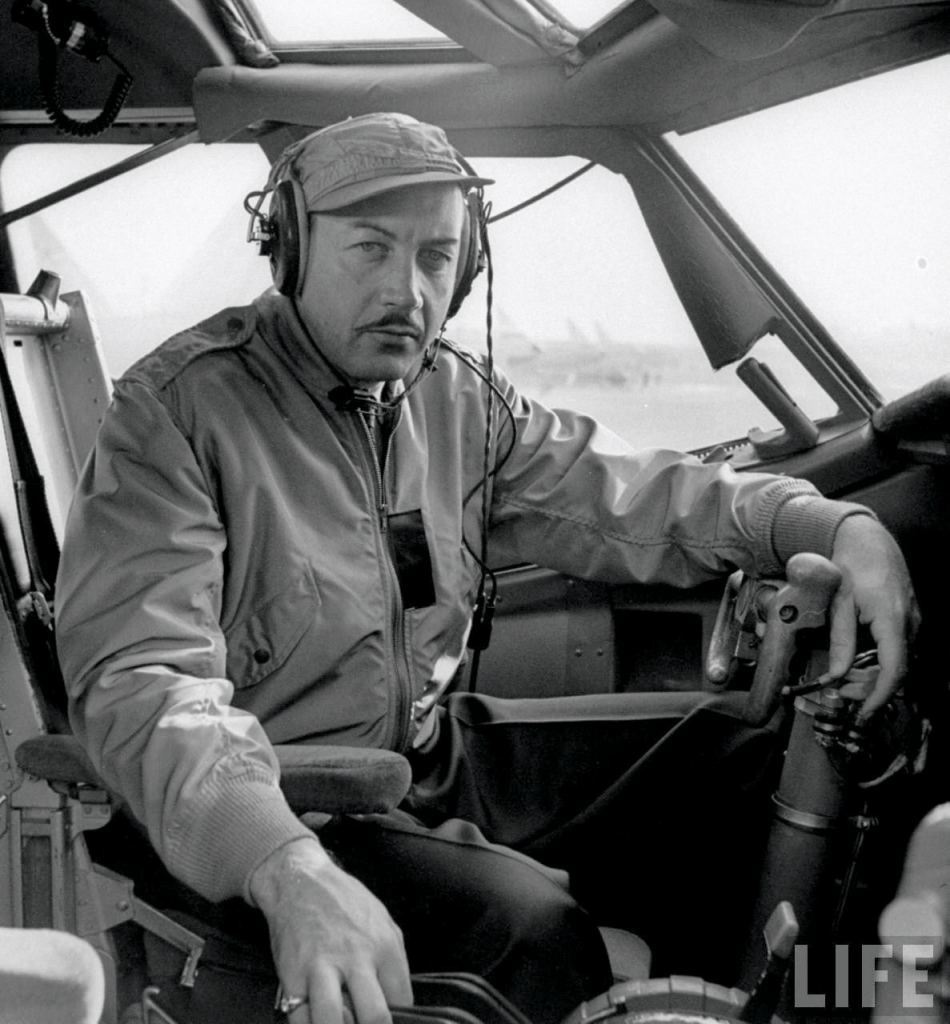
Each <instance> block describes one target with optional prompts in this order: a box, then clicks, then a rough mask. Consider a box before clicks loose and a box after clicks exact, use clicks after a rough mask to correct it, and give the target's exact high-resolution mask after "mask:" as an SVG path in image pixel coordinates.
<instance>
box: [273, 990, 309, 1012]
mask: <svg viewBox="0 0 950 1024" xmlns="http://www.w3.org/2000/svg"><path fill="white" fill-rule="evenodd" d="M306 1003H307V997H306V996H286V995H284V994H283V993H281V995H280V996H279V998H278V1000H277V1009H278V1010H280V1012H281V1013H282V1014H284V1016H286V1015H287V1014H289V1013H293V1012H294V1010H299V1009H300V1007H301V1006H304V1005H306Z"/></svg>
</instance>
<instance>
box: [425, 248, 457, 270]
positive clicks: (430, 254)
mask: <svg viewBox="0 0 950 1024" xmlns="http://www.w3.org/2000/svg"><path fill="white" fill-rule="evenodd" d="M422 259H423V260H424V261H425V262H426V263H428V264H429V266H431V267H435V268H441V267H444V266H447V265H448V264H449V263H451V262H452V257H451V255H450V254H449V253H447V252H442V250H441V249H424V250H423V251H422Z"/></svg>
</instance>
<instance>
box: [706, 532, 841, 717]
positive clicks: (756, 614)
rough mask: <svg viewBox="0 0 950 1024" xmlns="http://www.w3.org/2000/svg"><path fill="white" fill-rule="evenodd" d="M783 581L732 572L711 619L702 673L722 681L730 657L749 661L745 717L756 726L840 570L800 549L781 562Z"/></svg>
mask: <svg viewBox="0 0 950 1024" xmlns="http://www.w3.org/2000/svg"><path fill="white" fill-rule="evenodd" d="M785 571H786V579H785V580H784V581H778V580H757V579H751V578H743V576H742V574H741V573H734V574H733V575H732V576H731V577H730V579H729V584H728V585H727V587H726V591H725V593H724V594H723V599H722V604H721V605H720V608H719V614H718V616H717V618H716V625H715V627H714V629H713V636H712V640H711V642H710V645H709V655H708V657H707V661H706V674H707V676H708V678H709V680H710V681H711V682H712V683H714V684H717V685H721V684H724V683H725V682H726V681H727V675H728V669H729V665H730V663H731V662H732V659H733V658H735V657H738V658H739V659H740V660H742V659H743V654H744V652H743V649H742V648H743V646H745V647H747V648H755V649H754V650H752V649H749V650H747V651H746V652H745V653H746V654H748V658H747V659H746V660H748V661H755V675H754V676H753V679H752V687H751V690H750V692H749V698H748V701H747V703H746V706H745V712H744V714H745V719H746V721H748V722H749V723H750V724H752V725H762V724H763V723H765V722H766V721H768V719H769V718H770V717H771V715H772V714H773V713H774V711H775V709H776V707H777V706H778V703H779V700H780V698H781V694H782V688H783V686H786V685H788V684H789V683H791V682H792V680H791V679H790V673H791V668H792V660H793V658H794V657H795V655H796V653H797V651H798V650H799V641H800V640H801V639H802V637H801V636H800V634H801V633H803V632H804V631H805V630H815V629H821V628H822V627H824V626H825V625H826V624H827V621H828V607H829V605H830V604H831V600H832V598H833V597H834V595H835V591H836V590H837V589H838V587H839V586H840V584H841V573H840V571H839V570H838V568H837V566H835V565H834V564H833V563H832V562H829V561H828V559H827V558H823V557H822V556H821V555H816V554H812V553H810V552H802V553H800V554H797V555H793V556H792V557H791V558H790V559H789V560H788V565H787V566H786V570H785Z"/></svg>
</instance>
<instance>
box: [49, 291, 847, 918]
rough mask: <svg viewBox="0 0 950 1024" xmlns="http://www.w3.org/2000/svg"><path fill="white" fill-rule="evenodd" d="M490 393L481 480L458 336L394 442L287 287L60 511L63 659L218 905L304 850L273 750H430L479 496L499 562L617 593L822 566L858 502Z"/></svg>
mask: <svg viewBox="0 0 950 1024" xmlns="http://www.w3.org/2000/svg"><path fill="white" fill-rule="evenodd" d="M495 380H496V386H497V388H498V389H499V392H500V394H501V395H503V396H504V398H505V402H504V403H502V402H501V401H500V400H499V396H496V399H495V403H494V405H495V416H496V420H497V425H496V430H495V439H494V443H493V446H492V448H491V451H490V465H489V469H490V472H489V473H488V475H487V480H486V478H485V476H486V475H485V462H484V440H485V424H486V415H487V413H486V384H485V368H484V361H483V360H482V359H481V358H480V357H478V358H476V357H474V356H472V355H471V354H468V353H466V352H464V351H462V350H460V349H457V348H455V347H454V346H452V345H451V344H445V345H443V347H442V349H441V351H440V352H439V355H438V358H437V361H436V365H435V369H434V370H433V372H431V373H429V374H428V375H427V376H426V378H425V379H424V380H422V381H421V382H420V383H419V384H418V386H417V387H413V388H410V389H409V390H408V393H407V394H406V395H405V397H404V400H403V401H402V402H401V403H400V404H399V406H398V408H397V412H396V414H395V417H394V424H393V426H392V430H391V433H390V434H389V437H388V440H386V441H385V442H383V446H384V449H385V450H384V451H383V452H380V451H379V450H378V449H379V441H378V440H377V438H376V437H375V433H374V431H372V430H370V429H369V427H368V423H369V421H368V418H367V416H366V415H365V414H364V413H362V412H360V411H356V410H353V409H348V408H341V407H338V405H339V403H338V401H336V400H335V399H334V398H331V397H330V393H331V392H333V391H334V388H336V387H338V386H339V384H340V380H339V378H338V377H337V376H336V375H335V373H334V372H333V371H332V370H331V368H330V367H329V366H328V365H327V364H326V362H325V361H324V360H323V358H322V357H321V356H320V354H319V353H318V352H317V351H316V350H315V348H314V346H313V343H312V341H311V339H310V336H309V335H308V334H307V332H306V330H305V329H304V327H303V325H302V324H301V323H300V321H299V319H298V316H297V313H296V309H295V308H294V306H293V303H292V302H291V301H290V300H289V299H287V298H284V297H283V296H279V295H277V294H276V293H274V292H268V293H265V295H263V296H261V297H260V298H259V299H258V300H256V302H255V303H254V304H252V305H250V306H247V307H241V308H234V309H228V310H224V311H223V312H221V313H220V314H218V315H217V316H215V317H213V318H211V319H210V320H208V321H206V322H204V323H202V324H200V325H198V326H197V327H195V328H193V329H190V330H188V331H185V332H183V333H182V334H179V335H177V336H175V337H174V338H172V339H170V340H169V341H167V342H166V343H165V344H163V345H162V346H160V347H159V348H158V349H156V350H155V351H154V352H153V353H152V354H150V355H148V356H146V357H145V358H144V359H142V360H141V361H139V362H138V363H137V364H136V365H134V366H133V367H132V368H131V369H130V370H129V371H128V372H126V373H125V375H124V376H123V377H122V378H121V379H120V380H119V381H118V382H117V383H116V386H115V390H114V395H113V400H112V402H111V405H110V407H109V409H108V411H107V414H106V416H105V419H104V422H103V424H102V427H101V430H100V432H99V435H98V439H97V441H96V444H95V446H94V449H93V451H92V452H91V454H90V457H89V459H88V461H87V464H86V466H85V469H84V471H83V473H82V476H81V481H80V483H79V486H78V489H77V492H76V495H75V499H74V501H73V504H72V508H71V511H70V515H69V518H68V524H67V529H66V537H65V541H64V545H63V555H62V561H61V567H60V573H59V578H58V584H57V636H58V645H59V653H60V657H61V661H62V667H63V672H64V675H65V678H66V680H67V687H68V690H69V695H70V714H71V720H72V723H73V727H74V729H75V732H76V734H77V735H78V736H79V738H80V740H81V741H82V742H83V744H84V745H85V747H86V749H87V750H88V751H89V753H90V755H91V757H92V759H93V761H94V763H95V765H96V767H97V769H98V770H99V771H100V772H101V774H102V775H103V777H104V779H105V780H106V781H107V783H108V784H109V785H110V786H113V787H114V788H115V789H116V790H117V791H118V792H119V793H121V794H122V795H123V796H124V798H125V799H126V800H127V801H128V804H129V806H130V809H131V810H132V812H133V813H134V814H135V815H136V817H137V818H138V819H140V820H141V821H142V822H143V823H144V824H145V825H146V827H147V829H148V833H149V836H150V838H151V841H152V843H153V844H154V846H155V848H156V849H157V850H158V852H159V853H160V855H161V856H162V858H163V860H164V861H165V863H166V865H167V866H168V867H169V869H170V870H171V871H172V872H173V873H174V874H175V875H176V876H178V877H179V878H181V879H182V880H183V881H185V882H186V883H187V884H189V885H191V886H192V887H193V888H195V889H196V890H197V891H198V892H200V893H202V894H203V895H204V896H206V897H208V898H210V899H214V900H218V899H223V898H225V897H229V896H235V895H244V896H245V898H246V897H247V883H248V880H249V878H250V875H251V873H252V872H253V870H254V869H255V867H256V866H257V865H258V864H259V863H260V862H261V861H262V860H263V859H264V858H265V857H267V856H268V855H269V854H270V853H271V852H273V851H274V850H276V849H278V848H279V847H280V846H282V845H283V844H285V843H287V842H289V841H291V840H293V839H296V838H297V837H299V836H305V835H310V834H311V833H310V832H309V831H308V830H307V829H306V828H305V827H304V826H303V825H302V824H301V823H300V822H299V821H298V819H297V818H296V817H295V816H294V814H293V813H292V812H291V810H290V808H289V807H288V806H287V804H286V802H285V801H284V799H283V797H282V795H281V793H280V790H279V786H278V769H277V764H276V759H275V757H274V753H273V750H272V748H271V745H270V744H271V743H272V742H292V741H294V742H324V743H342V744H352V745H357V746H374V747H388V748H391V749H395V750H405V749H406V748H407V747H408V746H409V745H410V744H411V743H412V741H413V737H414V736H415V735H416V733H417V731H418V730H419V729H420V728H421V727H422V726H423V724H424V723H425V721H426V716H427V714H428V713H429V712H430V710H431V708H432V706H433V704H434V703H435V702H436V700H437V699H438V697H439V695H440V693H441V692H442V691H443V690H444V689H445V687H446V686H447V685H448V684H449V682H450V680H451V679H452V677H453V675H454V674H455V672H456V670H457V669H458V667H459V664H460V662H461V660H462V658H463V653H464V650H465V643H466V637H467V632H468V629H469V624H470V620H471V613H472V606H473V602H474V599H475V595H476V591H477V587H478V582H479V577H480V571H479V566H478V563H477V561H476V559H475V558H474V557H473V555H472V553H471V551H476V552H477V551H478V550H479V531H480V522H481V516H482V488H483V487H485V486H487V488H488V499H487V505H488V508H489V510H490V511H489V521H490V536H491V544H492V551H493V560H494V562H495V564H505V563H507V564H515V563H524V562H527V563H537V564H539V565H542V566H546V567H549V568H552V569H555V570H559V571H561V572H564V573H568V574H571V575H575V576H581V577H586V578H590V579H597V580H602V581H606V582H617V583H622V582H630V581H639V582H644V583H667V584H675V585H680V586H687V585H691V584H696V583H699V582H701V581H703V580H708V579H711V578H713V577H715V576H717V575H721V574H722V573H724V572H727V571H729V570H731V569H733V568H735V567H737V566H738V567H741V568H743V569H746V570H750V571H757V572H762V573H775V572H776V571H778V570H780V568H781V566H782V565H783V564H784V560H785V559H787V558H788V557H789V556H790V555H791V554H793V553H794V552H795V551H798V550H812V551H818V552H821V553H824V554H830V550H831V545H832V539H833V535H834V530H835V529H836V527H837V525H838V523H839V522H840V521H841V519H842V518H843V517H844V516H846V515H849V514H851V513H852V512H853V511H855V510H856V509H859V508H860V507H859V506H850V505H845V504H841V503H838V502H831V501H828V500H826V499H824V498H822V497H820V496H819V495H818V493H817V491H815V489H814V488H813V487H812V486H811V485H810V484H808V483H806V482H803V481H800V480H793V479H789V478H781V477H775V476H771V475H767V474H758V473H743V474H737V473H735V472H734V471H733V470H732V469H730V468H729V466H728V465H725V464H723V463H719V464H715V465H704V464H702V463H701V462H700V461H698V460H697V459H695V458H693V457H691V456H684V455H682V454H680V453H677V452H672V451H662V450H649V451H642V452H635V451H633V450H631V448H630V447H629V446H628V445H627V444H625V443H624V442H623V441H621V440H620V439H619V438H618V437H617V436H615V435H614V434H613V433H611V432H610V431H608V430H606V429H605V428H603V427H602V426H600V425H598V424H597V423H596V422H594V421H593V420H591V419H589V418H587V417H585V416H581V415H575V414H572V413H567V412H562V411H557V412H555V411H551V410H549V409H547V408H544V407H543V406H542V405H540V404H538V403H536V402H534V401H531V400H529V399H528V398H526V397H524V396H522V395H520V394H519V393H517V391H516V390H515V388H514V387H513V386H512V384H511V383H510V382H509V381H507V380H506V379H505V378H504V376H503V375H501V374H499V373H496V375H495ZM334 394H335V395H336V394H338V393H337V392H334ZM506 404H507V407H508V410H506V409H505V405H506ZM509 410H510V411H509ZM792 499H795V500H792ZM400 517H401V518H400ZM404 521H408V522H411V523H415V524H416V526H417V527H418V526H419V525H420V524H421V528H422V531H423V532H424V545H423V547H424V548H425V549H427V554H428V562H429V563H431V570H430V569H429V567H427V566H426V564H425V563H426V558H425V552H423V557H422V558H421V562H419V560H417V563H418V564H416V571H417V572H418V573H421V574H422V575H423V576H425V575H426V573H428V575H429V577H431V578H430V579H426V580H424V583H425V586H423V587H422V591H423V592H425V591H426V590H427V589H428V590H429V593H428V595H427V596H425V595H424V596H423V598H422V600H421V601H420V600H419V599H418V597H415V598H412V600H415V602H416V603H417V604H419V605H420V606H418V607H411V606H407V603H408V602H407V600H406V599H405V594H404V592H403V587H402V586H401V582H400V579H401V577H400V574H399V572H397V568H399V560H400V557H401V553H400V552H399V550H398V548H397V547H396V546H395V545H394V543H393V540H392V537H393V532H394V531H393V525H392V524H393V523H399V522H404ZM397 532H398V531H397ZM416 532H417V534H418V533H419V531H418V530H417V531H416ZM417 539H418V537H417ZM416 554H419V552H418V550H417V551H416ZM420 565H421V567H420ZM403 569H404V567H403ZM416 589H418V588H416ZM409 593H410V597H411V595H412V588H410V590H409ZM425 601H428V602H429V603H428V604H426V603H425Z"/></svg>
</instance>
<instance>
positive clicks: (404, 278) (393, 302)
mask: <svg viewBox="0 0 950 1024" xmlns="http://www.w3.org/2000/svg"><path fill="white" fill-rule="evenodd" d="M382 299H383V302H385V304H386V305H387V306H391V307H394V308H396V309H419V308H420V307H421V306H422V289H421V278H420V275H419V268H418V266H417V265H416V261H415V260H414V259H413V258H411V257H410V256H409V255H408V254H407V255H405V256H403V255H395V256H393V257H392V258H391V259H390V260H389V265H388V266H387V268H386V279H385V281H384V282H383V294H382Z"/></svg>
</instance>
